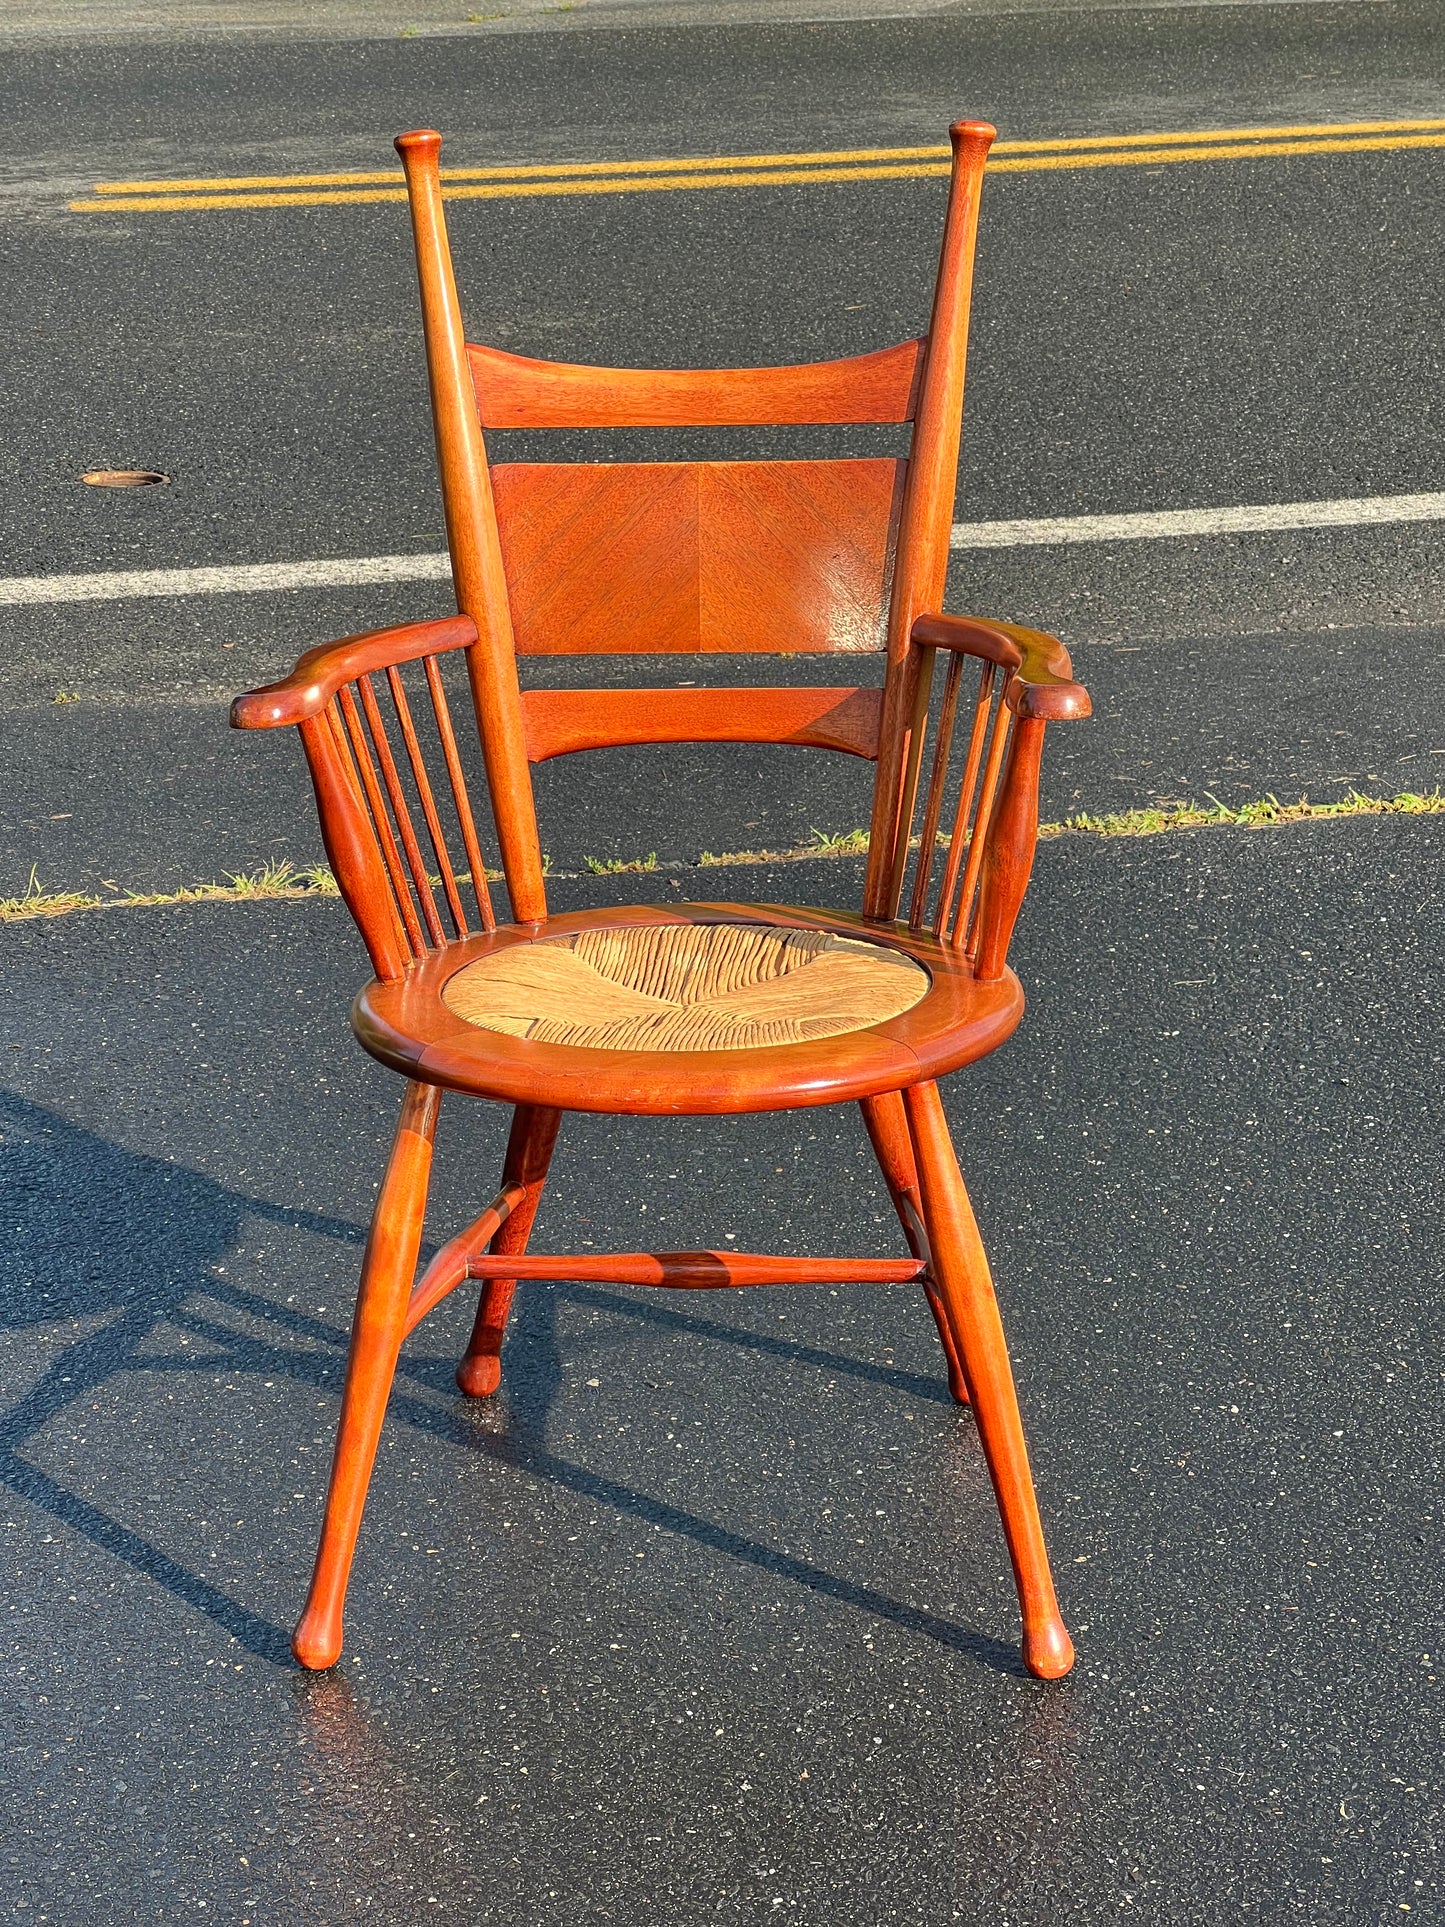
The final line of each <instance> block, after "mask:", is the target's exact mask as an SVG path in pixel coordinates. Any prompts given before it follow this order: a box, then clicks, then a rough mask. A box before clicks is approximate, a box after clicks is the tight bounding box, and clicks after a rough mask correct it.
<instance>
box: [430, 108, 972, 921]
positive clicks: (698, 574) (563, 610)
mask: <svg viewBox="0 0 1445 1927" xmlns="http://www.w3.org/2000/svg"><path fill="white" fill-rule="evenodd" d="M993 132H994V130H993V129H992V128H991V127H989V126H988V125H987V124H986V123H984V122H973V121H963V122H959V123H958V124H957V125H955V126H954V127H952V128H951V129H950V137H951V140H952V145H953V166H952V171H951V179H950V184H949V196H948V206H947V212H946V217H945V223H944V235H943V245H942V251H941V257H940V262H939V271H938V279H937V284H936V288H935V293H934V301H933V310H932V316H931V319H930V323H929V329H928V333H927V335H926V336H925V337H923V338H922V339H921V340H916V341H907V342H903V343H900V344H899V345H897V346H895V347H891V348H885V349H883V350H881V351H880V352H878V353H875V354H869V355H861V356H857V357H854V358H851V359H849V360H844V361H832V362H818V363H812V364H807V365H804V366H799V367H781V368H743V369H675V370H671V369H670V370H652V369H617V368H598V367H582V366H575V365H570V364H566V363H556V362H545V361H536V360H531V359H528V358H526V357H524V356H519V355H512V354H507V353H504V352H502V351H501V350H499V349H496V348H491V347H482V346H476V345H473V344H469V343H468V342H467V341H466V339H465V336H464V333H463V329H462V320H461V311H460V306H459V303H458V298H457V290H456V282H455V278H454V275H453V271H452V263H451V255H450V250H449V247H448V241H447V233H446V225H445V219H444V214H443V206H442V201H443V192H444V190H443V188H442V184H441V178H440V171H439V155H440V149H441V137H440V136H439V135H438V134H435V133H432V132H418V133H411V134H403V135H401V136H400V137H399V139H398V140H397V143H396V146H397V150H398V152H399V153H400V155H401V157H402V164H403V167H404V169H405V173H406V181H407V190H408V195H409V199H410V204H411V214H412V223H413V230H414V236H415V241H416V254H417V267H418V274H419V278H420V284H421V302H422V316H423V324H424V328H425V335H426V351H427V364H428V372H429V376H430V383H431V397H432V410H433V418H434V422H435V428H436V439H437V452H438V457H439V462H440V468H441V480H442V494H443V501H444V506H445V513H446V525H447V539H448V545H449V548H450V551H451V560H452V572H453V579H454V583H455V589H456V597H457V606H458V609H459V610H460V611H461V612H462V614H463V616H465V617H469V618H470V619H471V622H472V623H473V624H475V628H476V640H475V641H474V642H472V643H471V644H470V645H469V646H468V647H467V661H468V671H469V677H470V682H471V688H472V694H473V698H474V701H475V705H476V711H477V719H478V724H479V728H480V732H481V738H482V749H483V754H484V757H485V761H486V769H487V779H488V785H489V788H490V791H491V797H492V806H493V813H494V817H495V821H496V826H497V836H498V842H499V845H500V856H501V864H502V869H503V873H504V875H505V878H506V883H507V890H508V894H509V897H510V900H511V905H512V911H513V915H514V917H515V918H516V919H517V920H518V921H520V922H532V921H537V920H540V919H542V918H544V917H545V916H546V913H547V910H546V893H545V885H544V881H543V862H542V855H541V845H540V840H539V836H538V830H537V820H536V812H535V808H534V804H533V797H532V784H531V775H530V768H531V765H532V764H533V763H535V762H540V761H544V760H546V759H547V758H548V757H550V756H556V755H562V754H566V753H569V752H572V751H576V750H580V749H586V748H597V747H602V746H611V745H620V744H636V743H652V742H690V741H691V742H697V741H739V742H774V743H797V744H807V745H812V746H821V747H826V748H832V749H837V750H841V751H844V752H846V753H850V754H853V755H857V756H863V757H868V758H872V759H875V760H876V763H877V772H876V777H875V784H874V799H873V810H872V821H871V827H870V849H869V863H868V872H867V879H866V883H865V892H864V905H863V908H864V913H865V914H866V915H868V916H870V917H879V918H889V917H892V916H894V915H895V914H896V912H897V908H898V905H899V901H900V895H901V891H902V887H903V878H904V869H905V867H906V864H907V860H908V855H909V848H910V838H911V830H912V822H913V814H914V793H915V791H916V788H917V782H918V768H919V758H920V755H921V750H922V742H923V736H924V732H925V727H926V723H927V701H928V685H929V682H930V680H931V663H932V652H931V650H929V649H923V650H920V649H918V648H917V647H915V646H912V645H911V643H910V637H911V633H912V630H913V626H914V623H915V621H916V620H917V618H918V617H919V616H921V615H924V614H926V613H928V612H932V611H937V610H939V609H941V607H942V598H943V589H944V579H945V576H946V572H947V566H948V549H949V535H950V532H951V527H952V520H953V502H954V491H955V481H956V475H957V468H958V448H959V431H960V421H961V415H962V406H963V379H964V356H965V348H966V344H967V333H968V310H969V297H970V290H971V285H972V274H973V254H974V241H975V235H976V232H977V225H978V195H979V187H980V183H981V178H982V173H983V164H984V158H985V155H986V154H987V152H988V147H989V144H990V142H991V141H992V139H993ZM889 422H891V423H899V424H909V425H911V435H910V440H909V450H908V454H907V455H906V457H900V458H896V459H861V460H818V461H762V462H757V461H744V462H722V461H706V462H646V463H644V462H618V463H593V462H577V463H553V462H520V463H505V464H499V465H497V466H496V467H492V466H491V465H490V464H489V462H488V459H487V450H486V444H485V440H484V435H483V431H484V430H485V429H490V428H495V429H516V428H527V429H547V428H563V429H582V428H588V429H591V428H664V427H665V428H672V427H696V428H705V427H728V426H768V425H803V424H818V425H822V424H849V423H857V424H866V423H889ZM875 651H881V653H882V657H883V676H882V681H881V686H880V687H874V688H863V687H860V688H856V689H841V688H825V689H798V688H773V689H769V688H748V689H745V690H722V689H712V688H703V689H649V690H617V689H608V690H546V691H540V690H539V691H528V692H526V693H523V691H522V690H521V688H520V685H519V681H518V676H517V657H518V655H519V654H520V655H532V654H540V655H547V654H558V655H586V654H603V653H605V654H630V653H636V654H659V655H678V654H698V653H704V654H708V653H727V654H746V653H749V652H766V653H769V654H774V655H777V654H783V653H787V654H793V653H804V652H842V653H846V654H850V655H851V654H859V655H862V654H865V653H868V652H875ZM954 660H955V662H956V661H957V658H955V659H954ZM950 675H951V677H952V679H953V685H954V693H955V694H956V680H957V672H956V670H953V669H951V671H950ZM987 687H988V691H989V694H990V699H991V698H992V694H993V682H992V679H991V678H990V679H988V683H987ZM1000 693H1001V690H1000ZM993 712H994V713H996V717H997V726H996V727H994V730H993V738H994V739H997V742H998V746H999V754H1000V755H1001V753H1002V743H1003V735H1004V734H1005V733H1006V718H1005V717H1004V712H1003V709H1002V705H1001V703H996V704H993ZM991 740H992V739H991ZM976 760H979V761H980V764H981V765H982V764H986V763H987V761H988V760H989V759H988V757H986V756H984V757H981V758H980V759H976ZM994 774H995V776H996V774H997V770H996V769H995V771H994ZM936 827H937V826H936V824H935V826H934V828H935V831H936ZM961 849H962V845H961V844H960V850H961ZM930 854H931V845H930ZM927 892H928V885H927V883H926V881H925V883H924V886H923V895H924V897H925V898H926V897H927ZM914 897H915V907H916V900H917V898H918V891H917V889H916V888H915V892H914Z"/></svg>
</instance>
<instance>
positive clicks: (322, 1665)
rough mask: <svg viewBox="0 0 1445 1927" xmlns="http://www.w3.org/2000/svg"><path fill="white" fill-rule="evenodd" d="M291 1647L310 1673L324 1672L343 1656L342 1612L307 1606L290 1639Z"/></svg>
mask: <svg viewBox="0 0 1445 1927" xmlns="http://www.w3.org/2000/svg"><path fill="white" fill-rule="evenodd" d="M291 1651H292V1652H293V1653H294V1654H295V1655H296V1658H297V1659H298V1660H299V1662H300V1663H301V1665H303V1666H304V1667H305V1668H306V1670H307V1672H308V1673H324V1672H325V1671H326V1669H327V1668H328V1667H330V1666H334V1665H335V1664H336V1662H337V1660H338V1659H340V1657H341V1612H340V1609H339V1608H338V1609H337V1610H336V1611H334V1612H324V1611H319V1610H317V1609H316V1608H315V1607H312V1606H308V1607H307V1608H306V1610H305V1612H304V1613H302V1615H301V1623H300V1625H299V1626H298V1627H297V1628H296V1631H295V1633H294V1635H293V1636H292V1640H291Z"/></svg>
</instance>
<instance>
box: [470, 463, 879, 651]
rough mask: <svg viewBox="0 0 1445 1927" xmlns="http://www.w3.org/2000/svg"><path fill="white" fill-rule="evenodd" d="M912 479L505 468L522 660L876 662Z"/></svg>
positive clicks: (649, 466) (781, 470)
mask: <svg viewBox="0 0 1445 1927" xmlns="http://www.w3.org/2000/svg"><path fill="white" fill-rule="evenodd" d="M902 472H903V467H902V464H901V463H899V462H896V461H892V460H884V461H841V462H832V461H829V462H634V463H626V462H619V463H595V462H590V463H584V462H567V463H516V464H510V465H503V466H500V467H498V468H496V469H495V470H494V471H493V481H494V486H495V491H496V504H497V517H498V526H499V529H500V537H501V548H502V556H503V560H504V564H505V568H506V577H507V587H508V592H509V595H510V599H511V602H510V606H511V617H512V628H513V633H514V635H515V638H516V646H517V649H518V651H519V653H521V654H522V655H599V654H600V655H632V654H641V655H649V654H660V655H673V654H682V655H691V654H697V653H699V652H726V653H739V654H743V653H749V652H753V651H758V650H766V651H769V652H771V653H772V654H777V653H779V652H780V651H785V650H786V651H788V652H790V653H791V652H814V653H816V652H832V651H839V650H842V651H848V652H852V653H858V652H862V651H868V650H876V649H878V648H879V647H880V646H881V643H882V635H883V628H882V625H883V619H884V612H885V610H886V606H887V596H888V582H889V571H890V565H891V561H892V540H893V530H894V523H895V520H896V514H897V507H898V502H899V499H900V496H901V482H902Z"/></svg>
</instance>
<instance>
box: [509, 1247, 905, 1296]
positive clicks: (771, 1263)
mask: <svg viewBox="0 0 1445 1927" xmlns="http://www.w3.org/2000/svg"><path fill="white" fill-rule="evenodd" d="M503 1270H507V1271H509V1272H510V1273H511V1274H512V1279H513V1280H515V1279H517V1278H541V1279H548V1278H550V1279H564V1278H570V1279H576V1280H578V1281H581V1282H596V1283H599V1284H608V1285H657V1286H661V1287H663V1288H664V1289H666V1290H669V1291H725V1290H728V1289H729V1288H730V1287H733V1286H737V1285H850V1284H851V1285H911V1284H915V1283H916V1282H917V1281H918V1278H919V1276H920V1274H921V1272H922V1270H923V1265H922V1261H921V1260H919V1259H917V1258H775V1257H771V1256H768V1255H766V1254H765V1253H762V1252H754V1251H610V1252H604V1251H584V1252H575V1251H572V1252H567V1253H566V1254H565V1255H563V1256H562V1257H554V1258H516V1257H508V1256H505V1255H501V1256H498V1257H490V1258H475V1259H473V1261H472V1276H473V1277H474V1278H493V1277H495V1276H498V1275H499V1274H500V1273H501V1272H502V1271H503Z"/></svg>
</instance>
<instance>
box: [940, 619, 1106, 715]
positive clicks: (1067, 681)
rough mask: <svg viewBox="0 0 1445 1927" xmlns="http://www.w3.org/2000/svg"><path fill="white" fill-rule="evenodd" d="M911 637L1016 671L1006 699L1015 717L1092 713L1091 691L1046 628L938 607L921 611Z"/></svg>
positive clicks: (1060, 645)
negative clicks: (1077, 678) (931, 611)
mask: <svg viewBox="0 0 1445 1927" xmlns="http://www.w3.org/2000/svg"><path fill="white" fill-rule="evenodd" d="M909 640H910V641H911V642H912V643H913V644H914V645H915V647H917V648H920V649H954V650H958V651H959V652H961V653H962V654H963V655H966V656H977V657H978V658H979V660H980V661H981V662H993V663H997V664H998V665H999V667H1000V668H1002V669H1009V670H1012V671H1013V674H1012V676H1011V677H1010V680H1009V688H1008V692H1007V696H1006V701H1007V702H1008V706H1009V708H1010V709H1011V710H1013V712H1014V714H1015V715H1016V716H1032V717H1036V718H1037V719H1038V721H1039V722H1043V723H1061V722H1071V721H1073V720H1075V719H1076V718H1078V717H1081V716H1089V715H1092V714H1093V708H1092V705H1091V704H1090V702H1089V692H1088V690H1087V689H1085V688H1084V687H1083V685H1082V684H1080V683H1076V682H1075V681H1074V670H1073V665H1072V663H1070V661H1069V652H1068V650H1067V649H1065V647H1064V645H1063V644H1062V643H1061V642H1060V641H1059V639H1058V637H1057V636H1050V635H1046V634H1045V633H1044V631H1043V630H1042V629H1024V628H1021V627H1020V626H1019V624H1017V623H1014V622H992V621H983V620H981V619H980V618H979V617H978V616H950V615H945V614H943V613H942V612H941V611H940V612H939V613H937V614H930V615H922V616H919V617H918V619H917V620H916V621H915V623H914V625H913V628H912V630H911V631H910V634H909Z"/></svg>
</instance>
